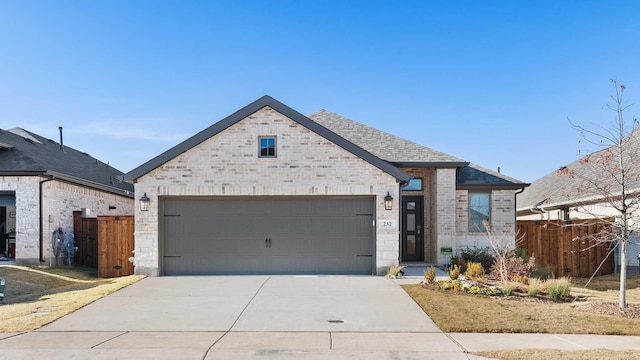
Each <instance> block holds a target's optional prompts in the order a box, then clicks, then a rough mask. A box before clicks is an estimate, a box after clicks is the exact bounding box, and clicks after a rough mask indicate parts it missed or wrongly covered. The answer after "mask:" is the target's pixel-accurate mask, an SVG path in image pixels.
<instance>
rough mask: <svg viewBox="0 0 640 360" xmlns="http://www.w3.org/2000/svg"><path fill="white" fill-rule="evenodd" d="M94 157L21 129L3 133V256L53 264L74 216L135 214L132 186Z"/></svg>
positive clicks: (0, 152)
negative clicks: (56, 240) (56, 238)
mask: <svg viewBox="0 0 640 360" xmlns="http://www.w3.org/2000/svg"><path fill="white" fill-rule="evenodd" d="M121 176H122V172H120V171H118V170H116V169H114V168H112V167H110V166H109V165H107V164H105V163H103V162H101V161H98V160H97V159H95V158H93V157H91V156H90V155H88V154H86V153H83V152H80V151H77V150H75V149H72V148H70V147H68V146H63V145H62V144H61V143H57V142H55V141H53V140H50V139H47V138H43V137H41V136H39V135H37V134H34V133H32V132H29V131H26V130H23V129H21V128H13V129H9V130H2V129H0V234H1V235H2V237H0V239H2V241H0V252H2V253H4V255H9V253H10V255H15V260H16V262H18V263H24V264H32V265H35V264H45V263H48V264H50V263H53V259H52V256H53V255H52V253H54V252H52V251H51V250H52V234H53V231H55V230H56V229H57V228H62V230H63V232H64V233H66V234H72V233H73V213H72V212H73V211H80V210H85V214H89V215H91V216H96V215H122V214H129V215H130V214H133V211H134V200H133V187H132V186H131V184H128V183H125V182H122V180H121V179H120V180H118V179H117V178H118V177H121Z"/></svg>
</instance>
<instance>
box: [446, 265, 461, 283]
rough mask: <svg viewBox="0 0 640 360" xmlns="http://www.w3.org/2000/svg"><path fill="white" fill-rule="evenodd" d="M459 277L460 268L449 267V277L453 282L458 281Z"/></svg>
mask: <svg viewBox="0 0 640 360" xmlns="http://www.w3.org/2000/svg"><path fill="white" fill-rule="evenodd" d="M458 276H460V266H458V265H451V266H450V267H449V277H450V278H451V280H456V279H457V278H458Z"/></svg>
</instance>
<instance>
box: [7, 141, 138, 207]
mask: <svg viewBox="0 0 640 360" xmlns="http://www.w3.org/2000/svg"><path fill="white" fill-rule="evenodd" d="M0 144H3V146H0V175H19V174H57V175H59V177H62V178H66V180H69V181H76V182H84V183H86V184H85V185H89V186H91V185H95V187H96V188H100V189H102V190H107V191H111V192H115V193H121V194H126V192H127V191H128V192H131V195H132V193H133V186H132V185H131V184H128V183H125V182H122V181H118V180H116V177H120V176H122V172H121V171H119V170H117V169H114V168H113V167H111V166H109V165H107V164H105V163H103V162H101V161H99V160H97V159H95V158H93V157H91V156H90V155H88V154H86V153H83V152H80V151H78V150H75V149H73V148H71V147H68V146H64V151H61V150H60V144H59V143H57V142H55V141H53V140H50V139H47V138H44V137H42V136H40V135H37V134H34V133H32V132H29V131H26V130H24V129H20V128H14V129H10V130H3V129H0Z"/></svg>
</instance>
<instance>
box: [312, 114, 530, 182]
mask: <svg viewBox="0 0 640 360" xmlns="http://www.w3.org/2000/svg"><path fill="white" fill-rule="evenodd" d="M309 118H311V120H313V121H315V122H317V123H319V124H320V125H322V126H324V127H326V128H328V129H330V130H332V131H333V132H335V133H336V134H338V135H340V136H342V137H343V138H345V139H347V140H349V141H351V142H352V143H354V144H356V145H358V146H360V147H362V148H363V149H365V150H367V151H368V152H370V153H372V154H374V155H376V156H377V157H379V158H381V159H383V160H385V161H388V162H390V163H391V164H393V165H396V166H424V167H439V168H456V169H457V170H456V171H457V174H456V181H457V185H458V188H481V187H486V188H507V189H509V188H512V189H521V188H523V187H525V186H527V185H528V184H525V183H523V182H522V181H520V180H516V179H514V178H511V177H508V176H505V175H503V174H501V173H498V172H496V171H492V170H489V169H486V168H483V167H481V166H479V165H476V164H473V163H469V162H467V161H464V160H462V159H460V158H457V157H455V156H451V155H448V154H445V153H443V152H440V151H437V150H433V149H431V148H428V147H426V146H422V145H419V144H416V143H414V142H411V141H409V140H406V139H403V138H401V137H398V136H395V135H391V134H389V133H386V132H384V131H381V130H378V129H375V128H372V127H370V126H367V125H364V124H361V123H359V122H357V121H353V120H351V119H348V118H346V117H344V116H341V115H338V114H335V113H332V112H329V111H327V110H320V111H317V112H315V113H313V114H311V115H309Z"/></svg>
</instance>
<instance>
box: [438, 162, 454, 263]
mask: <svg viewBox="0 0 640 360" xmlns="http://www.w3.org/2000/svg"><path fill="white" fill-rule="evenodd" d="M435 178H436V181H435V186H436V195H435V198H436V201H435V204H434V209H435V213H436V219H435V221H436V224H435V228H436V237H437V241H436V249H435V251H436V259H437V263H438V264H447V263H449V262H450V259H449V257H448V256H446V255H442V254H440V248H441V247H443V246H453V247H454V251H455V245H456V243H457V237H456V235H457V234H456V169H437V170H436V176H435Z"/></svg>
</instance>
